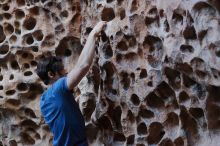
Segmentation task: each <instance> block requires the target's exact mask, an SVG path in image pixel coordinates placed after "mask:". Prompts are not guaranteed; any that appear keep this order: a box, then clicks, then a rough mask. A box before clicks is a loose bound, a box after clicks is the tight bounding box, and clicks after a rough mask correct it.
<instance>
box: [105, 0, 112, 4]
mask: <svg viewBox="0 0 220 146" xmlns="http://www.w3.org/2000/svg"><path fill="white" fill-rule="evenodd" d="M106 1H107V3H111V2H113V1H114V0H106Z"/></svg>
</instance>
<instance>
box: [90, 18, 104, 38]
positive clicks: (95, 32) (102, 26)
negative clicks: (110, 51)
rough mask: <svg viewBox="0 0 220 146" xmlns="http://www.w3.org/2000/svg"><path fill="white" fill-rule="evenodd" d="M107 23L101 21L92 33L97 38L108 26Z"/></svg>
mask: <svg viewBox="0 0 220 146" xmlns="http://www.w3.org/2000/svg"><path fill="white" fill-rule="evenodd" d="M106 24H107V22H106V21H100V22H98V23H97V24H96V26H95V27H94V28H93V30H92V32H93V33H94V34H95V36H97V35H98V34H99V33H100V32H101V31H102V30H103V28H104V27H105V26H106Z"/></svg>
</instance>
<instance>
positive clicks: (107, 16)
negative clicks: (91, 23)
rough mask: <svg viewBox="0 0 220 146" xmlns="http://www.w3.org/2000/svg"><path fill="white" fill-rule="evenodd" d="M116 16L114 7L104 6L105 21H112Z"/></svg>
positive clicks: (102, 17) (103, 17)
mask: <svg viewBox="0 0 220 146" xmlns="http://www.w3.org/2000/svg"><path fill="white" fill-rule="evenodd" d="M114 18H115V12H114V10H113V9H112V8H104V9H103V10H102V14H101V19H102V20H103V21H111V20H113V19H114Z"/></svg>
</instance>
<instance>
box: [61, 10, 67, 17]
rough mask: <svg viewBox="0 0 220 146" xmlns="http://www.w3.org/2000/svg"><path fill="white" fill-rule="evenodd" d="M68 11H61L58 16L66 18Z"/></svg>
mask: <svg viewBox="0 0 220 146" xmlns="http://www.w3.org/2000/svg"><path fill="white" fill-rule="evenodd" d="M68 15H69V14H68V11H66V10H64V11H62V12H61V13H60V16H61V17H68Z"/></svg>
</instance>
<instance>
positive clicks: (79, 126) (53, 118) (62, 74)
mask: <svg viewBox="0 0 220 146" xmlns="http://www.w3.org/2000/svg"><path fill="white" fill-rule="evenodd" d="M106 24H107V22H105V21H101V22H99V23H98V24H97V25H96V26H95V27H94V29H93V30H92V31H91V32H90V34H89V36H88V39H87V42H86V44H85V46H84V48H83V50H82V52H81V54H80V56H79V58H78V61H77V63H76V65H75V66H74V68H73V69H72V70H71V71H70V72H69V73H67V71H66V70H65V69H64V65H63V63H62V60H61V59H60V58H58V57H55V56H50V57H44V58H42V59H41V60H40V61H39V62H38V64H37V69H36V73H37V75H38V76H39V77H40V79H41V80H43V82H44V83H45V84H47V85H50V86H49V88H48V89H47V90H46V91H44V92H43V94H42V95H41V98H40V110H41V113H42V115H43V117H44V120H45V122H46V123H47V124H48V125H49V127H50V130H51V131H52V133H53V146H87V145H88V143H87V138H86V131H85V122H84V119H83V116H82V113H81V112H80V109H79V106H78V105H77V103H76V101H75V99H74V97H73V95H72V92H71V91H72V89H73V88H74V87H76V86H77V84H78V83H79V82H80V80H81V79H82V78H83V77H84V76H85V75H86V73H87V72H88V71H89V68H90V66H91V64H92V62H93V57H94V53H95V42H96V38H97V36H98V34H99V33H100V32H101V31H102V30H103V28H104V26H105V25H106Z"/></svg>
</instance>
